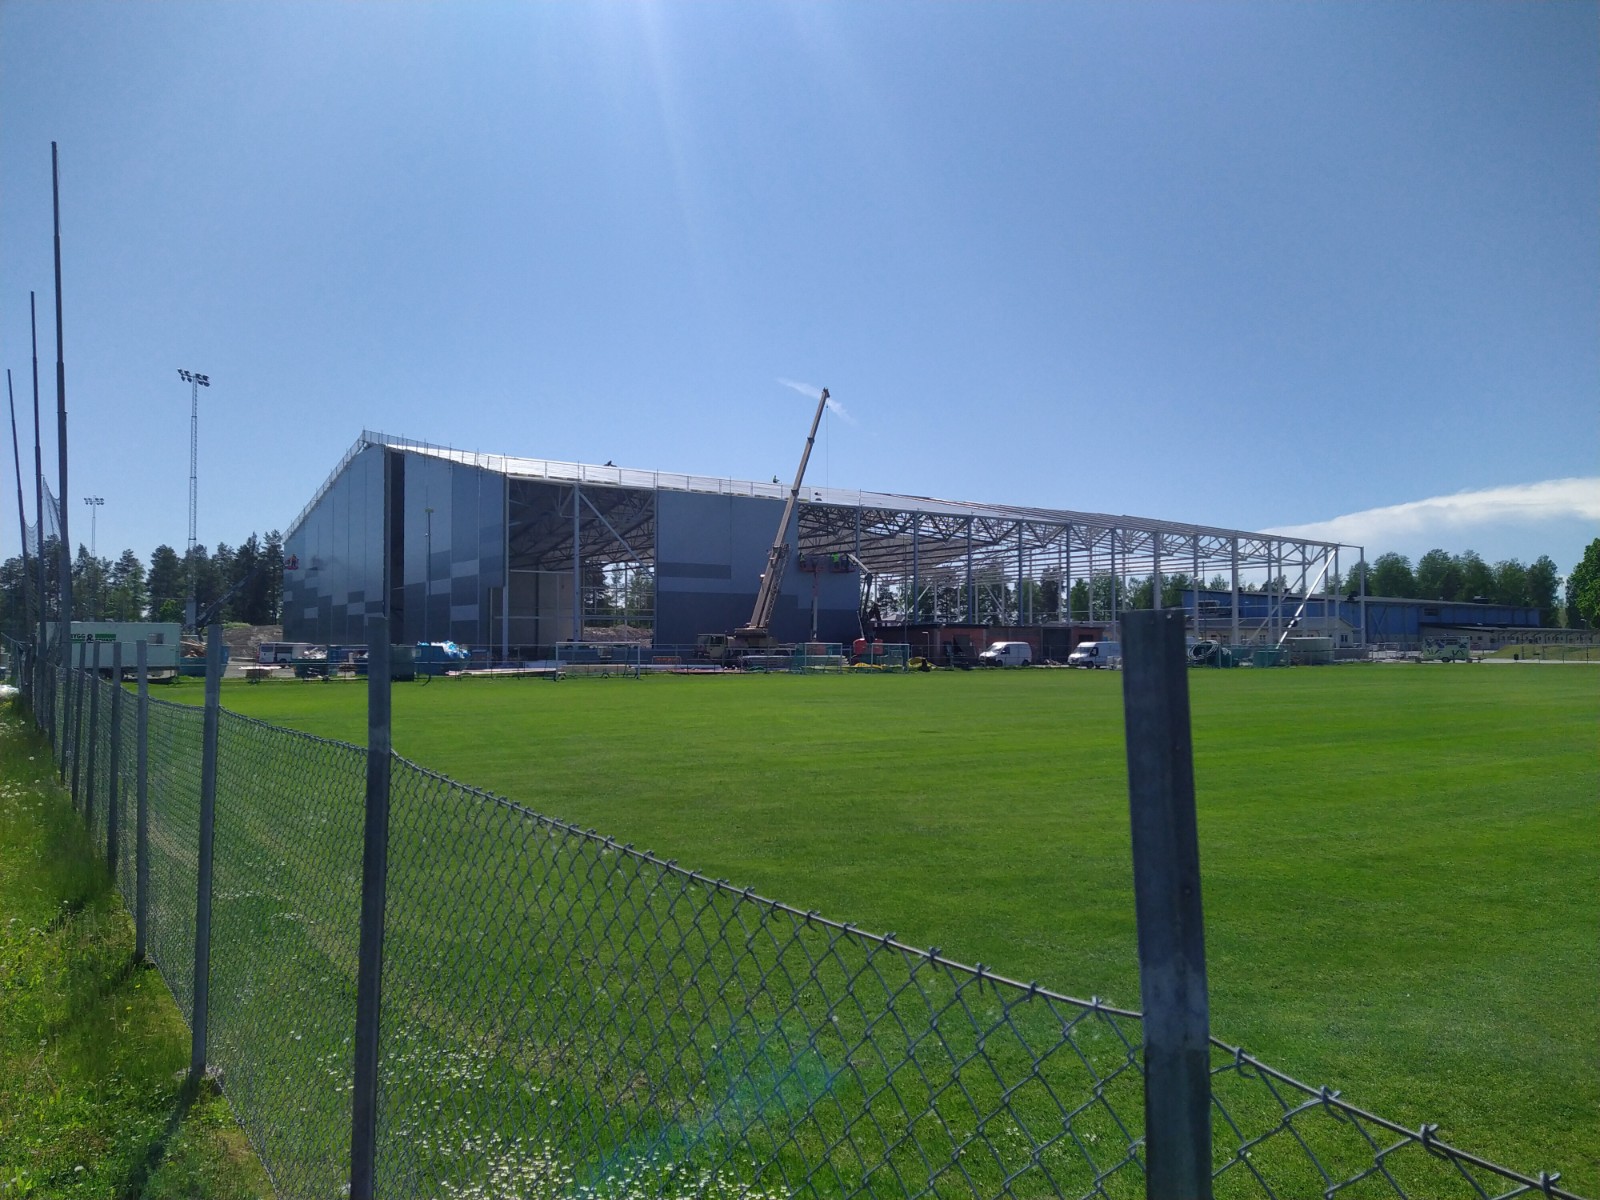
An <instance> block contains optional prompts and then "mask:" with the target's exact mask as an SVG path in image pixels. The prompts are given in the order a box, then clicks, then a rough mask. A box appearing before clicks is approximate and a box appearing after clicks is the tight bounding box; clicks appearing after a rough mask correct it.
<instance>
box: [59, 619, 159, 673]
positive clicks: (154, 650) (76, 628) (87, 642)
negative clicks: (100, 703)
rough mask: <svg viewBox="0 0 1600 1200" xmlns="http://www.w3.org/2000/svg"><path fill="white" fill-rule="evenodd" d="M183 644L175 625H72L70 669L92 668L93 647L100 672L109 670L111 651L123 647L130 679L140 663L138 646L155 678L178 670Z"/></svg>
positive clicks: (93, 623) (118, 622) (142, 622)
mask: <svg viewBox="0 0 1600 1200" xmlns="http://www.w3.org/2000/svg"><path fill="white" fill-rule="evenodd" d="M182 640H183V630H182V627H181V626H180V625H179V624H178V623H177V622H176V621H74V622H73V623H72V665H73V666H75V667H88V666H93V665H94V647H95V646H97V645H98V646H99V647H100V669H101V670H102V671H109V670H110V669H111V655H112V648H113V647H114V646H117V645H120V646H121V647H122V667H123V670H124V671H126V672H127V673H128V674H129V675H132V673H133V671H134V670H135V668H136V666H137V664H138V661H139V643H140V642H143V643H144V644H145V648H146V649H145V655H146V662H147V664H148V666H149V669H150V672H151V673H152V674H153V675H156V676H163V675H172V674H175V673H176V672H177V670H178V655H179V652H180V646H181V643H182Z"/></svg>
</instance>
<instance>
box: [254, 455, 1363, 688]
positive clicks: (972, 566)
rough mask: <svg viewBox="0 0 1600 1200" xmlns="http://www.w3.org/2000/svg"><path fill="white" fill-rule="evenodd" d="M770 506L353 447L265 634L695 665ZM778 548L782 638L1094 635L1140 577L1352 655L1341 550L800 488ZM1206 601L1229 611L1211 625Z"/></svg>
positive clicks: (742, 592)
mask: <svg viewBox="0 0 1600 1200" xmlns="http://www.w3.org/2000/svg"><path fill="white" fill-rule="evenodd" d="M789 491H790V488H789V487H788V486H787V485H784V484H780V483H753V482H747V481H740V480H731V479H718V478H713V477H708V476H699V475H683V474H674V473H671V472H666V471H651V470H638V469H633V468H628V467H617V466H612V465H609V464H608V465H605V466H592V465H588V464H581V463H564V462H552V461H549V460H545V459H537V458H517V457H512V456H508V455H498V454H482V453H473V452H466V451H460V450H451V449H444V448H441V447H438V446H430V445H426V444H422V443H417V442H411V441H407V440H405V439H402V438H396V437H389V436H386V435H383V434H376V433H363V434H362V435H361V437H360V438H359V439H358V440H357V441H356V443H355V444H354V445H353V446H352V447H351V448H350V450H349V452H348V453H347V454H346V455H345V456H344V459H343V461H342V462H340V463H339V465H338V467H337V468H336V469H335V470H334V472H333V474H332V475H331V476H330V477H329V478H328V480H327V482H326V483H325V484H324V485H323V486H322V488H321V489H320V490H319V491H318V492H317V494H316V496H315V497H313V499H312V500H311V502H310V503H309V504H308V505H307V506H306V507H305V509H304V510H303V511H302V512H301V513H300V515H299V516H298V517H297V518H296V519H295V521H294V523H293V524H292V525H291V526H290V529H289V532H288V535H287V538H286V539H285V545H284V552H285V563H286V570H285V575H284V604H283V613H284V636H285V637H286V638H288V639H290V640H292V641H304V642H317V643H322V644H356V643H360V642H361V641H362V640H363V638H364V633H363V628H364V622H365V619H366V618H367V617H368V616H371V615H375V614H382V615H386V616H387V617H388V618H389V619H390V622H391V624H392V627H393V637H394V640H395V641H397V642H399V641H408V642H409V641H441V640H445V639H450V640H454V641H456V642H458V643H461V644H463V645H470V646H476V647H482V648H484V649H485V650H487V651H489V652H490V653H495V652H498V653H499V654H501V655H503V656H505V657H507V658H512V657H518V656H527V657H536V656H540V655H541V654H544V653H547V652H548V651H549V649H550V648H552V647H554V646H556V645H558V644H561V643H565V642H571V641H605V640H630V641H639V642H643V643H647V644H649V645H652V646H655V647H682V646H692V645H693V644H694V643H695V642H696V640H697V639H698V638H699V637H700V636H701V635H704V634H708V633H719V632H727V631H730V630H734V629H737V628H739V627H740V626H741V625H743V624H744V623H745V622H747V621H748V620H749V618H750V613H751V606H752V604H753V603H754V601H755V597H756V593H757V589H758V587H759V584H760V578H761V574H762V572H763V570H764V569H765V566H766V563H767V556H768V551H769V548H770V546H771V544H772V542H773V540H774V535H775V533H776V530H777V525H778V522H779V519H780V516H781V514H782V513H783V511H784V503H785V500H786V499H787V497H788V493H789ZM787 535H788V538H789V539H790V545H791V546H792V547H794V553H793V554H792V555H791V556H790V557H789V560H788V564H787V569H786V571H785V572H784V576H783V582H782V587H781V590H780V592H779V596H778V599H777V603H776V605H775V607H774V610H773V615H772V618H771V632H772V635H773V636H774V637H775V638H776V639H778V640H782V641H804V640H816V641H824V642H850V641H852V640H853V639H855V638H856V637H858V636H863V635H865V636H869V637H870V636H873V635H874V633H879V634H882V633H884V632H889V633H890V634H891V636H892V632H893V631H894V630H896V629H899V630H905V629H914V628H926V627H941V626H949V627H963V626H964V627H972V628H1007V629H1029V630H1031V629H1036V628H1037V629H1046V628H1052V627H1053V628H1058V629H1059V628H1061V627H1063V626H1068V625H1072V624H1074V623H1075V624H1079V625H1082V626H1084V627H1086V628H1096V627H1105V628H1110V627H1114V624H1115V622H1116V620H1117V618H1118V614H1119V612H1120V611H1121V609H1122V608H1124V607H1126V606H1127V605H1128V604H1130V603H1140V602H1141V601H1140V599H1139V598H1138V590H1137V584H1138V582H1139V581H1141V580H1148V579H1150V578H1151V577H1158V578H1159V577H1173V576H1180V575H1181V576H1183V577H1184V578H1183V580H1182V581H1180V582H1181V583H1186V582H1187V581H1189V580H1200V581H1202V582H1203V583H1209V584H1210V586H1211V588H1212V589H1213V590H1211V591H1209V592H1206V591H1201V590H1197V589H1194V588H1184V589H1180V590H1178V591H1176V592H1175V591H1174V589H1173V588H1172V587H1171V586H1169V587H1168V589H1167V592H1168V595H1167V598H1166V599H1167V603H1169V604H1174V603H1175V604H1177V605H1179V606H1182V607H1185V608H1188V609H1190V610H1191V611H1192V615H1193V620H1194V623H1195V628H1196V629H1201V628H1204V629H1205V631H1206V632H1207V633H1209V634H1211V635H1213V636H1217V637H1219V638H1222V639H1225V640H1227V641H1230V642H1233V643H1241V642H1248V641H1252V640H1257V641H1259V640H1265V639H1276V638H1277V637H1278V636H1279V635H1280V634H1281V633H1282V632H1283V630H1285V629H1286V628H1288V627H1289V626H1290V623H1291V622H1293V621H1295V620H1296V617H1297V616H1298V628H1299V629H1301V630H1302V631H1311V630H1315V631H1317V632H1319V633H1323V634H1326V635H1329V636H1332V637H1334V638H1335V640H1336V641H1337V642H1341V643H1346V644H1356V643H1360V642H1362V641H1364V640H1366V638H1365V635H1366V625H1365V615H1366V614H1365V607H1366V606H1365V603H1364V597H1362V595H1361V593H1360V587H1359V584H1358V585H1357V586H1356V587H1355V588H1354V589H1346V595H1350V594H1351V592H1352V591H1353V593H1354V595H1353V599H1349V600H1346V601H1345V603H1342V604H1341V603H1336V602H1335V601H1336V599H1343V597H1338V598H1336V597H1334V596H1332V595H1331V594H1330V593H1329V591H1328V588H1329V586H1330V584H1331V582H1332V581H1333V580H1336V579H1338V578H1339V576H1340V572H1341V566H1342V567H1343V568H1344V569H1346V570H1348V569H1349V567H1350V566H1352V565H1353V564H1354V563H1356V562H1357V561H1358V560H1359V557H1360V553H1361V551H1360V548H1358V547H1351V546H1341V545H1337V544H1334V543H1330V542H1319V541H1311V540H1307V539H1304V538H1294V537H1285V536H1281V535H1277V534H1265V533H1249V532H1245V531H1242V530H1234V529H1218V528H1213V527H1209V526H1203V525H1190V524H1184V523H1180V522H1172V521H1159V520H1152V519H1147V518H1139V517H1127V516H1112V515H1108V514H1104V513H1089V512H1074V511H1068V510H1063V509H1047V508H1024V507H1016V506H1010V505H1002V504H975V503H967V502H962V501H954V500H939V499H933V498H930V497H924V496H903V495H892V494H888V493H882V492H865V491H851V490H844V489H839V488H819V487H812V486H809V485H806V486H803V487H802V489H801V491H800V494H799V497H798V503H797V504H796V505H795V506H794V512H793V515H792V516H791V518H790V521H789V529H788V531H787ZM1219 592H1220V593H1222V594H1224V595H1231V596H1233V597H1235V598H1236V599H1235V601H1234V602H1233V603H1229V604H1226V605H1222V606H1219V605H1218V603H1217V601H1218V594H1219ZM1175 595H1176V597H1177V598H1176V600H1175V599H1174V596H1175ZM1241 595H1250V596H1252V599H1251V601H1250V602H1249V603H1245V602H1242V601H1239V600H1238V599H1237V597H1239V596H1241ZM1306 597H1309V599H1306ZM1142 602H1144V603H1152V602H1159V598H1156V597H1152V598H1150V599H1149V600H1145V601H1142ZM1224 608H1225V609H1226V614H1225V615H1221V616H1219V613H1221V612H1222V610H1223V609H1224ZM1219 624H1220V625H1221V627H1220V628H1219V627H1218V626H1219ZM895 640H908V639H905V638H897V639H895Z"/></svg>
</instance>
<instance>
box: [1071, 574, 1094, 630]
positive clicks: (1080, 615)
mask: <svg viewBox="0 0 1600 1200" xmlns="http://www.w3.org/2000/svg"><path fill="white" fill-rule="evenodd" d="M1067 605H1068V619H1069V620H1073V621H1087V620H1088V619H1089V581H1088V580H1086V579H1078V580H1076V581H1075V582H1074V583H1073V585H1072V591H1071V593H1070V594H1069V599H1068V601H1067Z"/></svg>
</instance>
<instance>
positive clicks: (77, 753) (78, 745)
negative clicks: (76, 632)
mask: <svg viewBox="0 0 1600 1200" xmlns="http://www.w3.org/2000/svg"><path fill="white" fill-rule="evenodd" d="M83 653H84V658H85V660H87V659H88V655H89V651H88V647H84V652H83ZM84 674H85V672H84V670H83V669H82V668H81V667H73V668H71V669H70V670H68V672H67V689H68V690H67V696H68V697H69V701H68V702H69V704H70V705H71V707H72V715H71V716H70V717H69V718H68V720H67V750H68V752H69V753H70V754H71V755H72V807H73V808H74V809H77V811H79V812H82V811H83V810H82V809H81V808H80V807H79V797H80V793H79V790H78V783H79V779H78V776H79V773H80V772H79V767H80V765H81V764H82V762H83V745H82V743H83V687H84V681H83V675H84ZM74 675H77V676H78V678H76V679H74V678H73V676H74Z"/></svg>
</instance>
